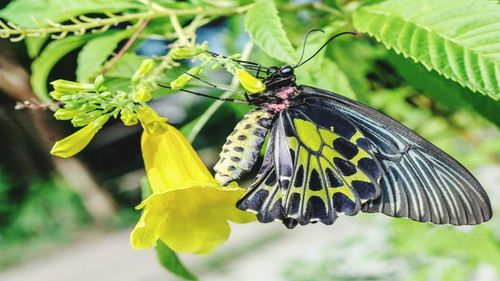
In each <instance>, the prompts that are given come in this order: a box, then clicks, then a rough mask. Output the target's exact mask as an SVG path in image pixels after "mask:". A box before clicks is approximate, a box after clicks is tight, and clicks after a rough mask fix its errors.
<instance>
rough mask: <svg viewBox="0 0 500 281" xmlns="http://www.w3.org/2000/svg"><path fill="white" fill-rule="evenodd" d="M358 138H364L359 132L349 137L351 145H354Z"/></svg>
mask: <svg viewBox="0 0 500 281" xmlns="http://www.w3.org/2000/svg"><path fill="white" fill-rule="evenodd" d="M360 138H364V136H363V135H362V134H361V132H359V131H356V133H355V134H354V135H353V136H352V137H351V139H350V141H351V142H352V143H356V141H357V140H358V139H360Z"/></svg>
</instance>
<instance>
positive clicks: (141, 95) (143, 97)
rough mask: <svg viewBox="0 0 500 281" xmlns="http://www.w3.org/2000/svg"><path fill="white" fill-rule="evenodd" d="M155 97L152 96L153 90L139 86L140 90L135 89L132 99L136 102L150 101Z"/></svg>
mask: <svg viewBox="0 0 500 281" xmlns="http://www.w3.org/2000/svg"><path fill="white" fill-rule="evenodd" d="M152 98H153V97H152V96H151V90H149V89H146V88H143V87H141V88H139V90H137V91H135V92H134V94H133V96H132V99H133V100H134V101H135V102H148V101H150V100H151V99H152Z"/></svg>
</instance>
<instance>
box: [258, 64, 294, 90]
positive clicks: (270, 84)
mask: <svg viewBox="0 0 500 281" xmlns="http://www.w3.org/2000/svg"><path fill="white" fill-rule="evenodd" d="M264 84H266V89H270V90H275V89H279V88H283V87H288V86H295V74H294V71H293V67H291V66H289V65H284V66H282V67H273V68H270V71H269V74H268V76H267V78H266V79H264Z"/></svg>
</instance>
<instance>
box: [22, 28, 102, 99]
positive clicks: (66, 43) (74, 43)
mask: <svg viewBox="0 0 500 281" xmlns="http://www.w3.org/2000/svg"><path fill="white" fill-rule="evenodd" d="M95 36H96V35H94V34H86V35H84V36H80V37H67V38H64V39H61V40H57V41H53V42H51V43H50V44H49V45H48V46H47V47H46V48H45V49H44V50H43V52H42V54H41V55H40V56H39V57H38V58H37V59H35V60H34V61H33V63H32V64H31V72H32V74H31V86H32V87H33V91H34V92H35V94H36V95H37V96H38V97H39V98H40V99H41V100H42V101H51V100H52V99H51V98H50V97H49V95H48V94H47V78H48V76H49V73H50V70H52V68H53V67H54V65H55V64H56V63H57V62H58V61H59V60H60V59H61V58H62V57H64V56H65V55H66V54H68V53H69V52H71V51H73V50H74V49H76V48H78V47H80V46H81V45H83V44H85V43H86V42H87V41H89V40H90V39H92V38H94V37H95Z"/></svg>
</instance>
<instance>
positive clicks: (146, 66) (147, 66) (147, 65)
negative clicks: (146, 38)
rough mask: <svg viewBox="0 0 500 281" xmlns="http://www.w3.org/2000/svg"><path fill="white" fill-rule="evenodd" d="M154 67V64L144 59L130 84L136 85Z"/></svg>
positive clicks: (150, 60)
mask: <svg viewBox="0 0 500 281" xmlns="http://www.w3.org/2000/svg"><path fill="white" fill-rule="evenodd" d="M154 67H155V62H154V61H153V60H152V59H145V60H143V61H142V63H141V66H139V68H138V69H137V71H136V72H135V73H134V76H133V77H132V82H133V83H137V82H138V81H139V80H141V79H142V78H143V77H144V76H146V75H148V74H149V73H150V72H151V70H153V68H154Z"/></svg>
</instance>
